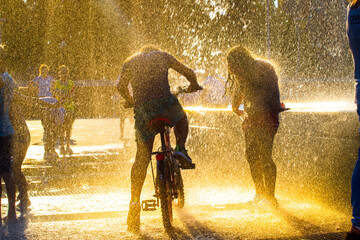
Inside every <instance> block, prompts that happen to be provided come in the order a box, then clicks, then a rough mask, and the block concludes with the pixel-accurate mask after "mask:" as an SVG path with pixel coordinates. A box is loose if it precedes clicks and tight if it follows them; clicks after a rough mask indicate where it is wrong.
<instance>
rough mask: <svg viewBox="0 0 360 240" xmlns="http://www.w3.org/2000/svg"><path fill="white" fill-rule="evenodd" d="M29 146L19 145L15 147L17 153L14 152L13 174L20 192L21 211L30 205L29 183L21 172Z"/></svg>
mask: <svg viewBox="0 0 360 240" xmlns="http://www.w3.org/2000/svg"><path fill="white" fill-rule="evenodd" d="M28 147H29V144H24V143H23V144H17V145H15V146H14V149H16V151H14V152H13V172H14V178H15V183H16V185H17V188H18V191H19V199H20V209H21V210H26V208H27V207H28V206H29V205H30V200H29V196H28V189H27V188H28V183H27V181H26V178H25V175H24V173H23V172H22V171H21V166H22V164H23V162H24V160H25V156H26V152H27V149H28Z"/></svg>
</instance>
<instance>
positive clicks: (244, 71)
mask: <svg viewBox="0 0 360 240" xmlns="http://www.w3.org/2000/svg"><path fill="white" fill-rule="evenodd" d="M227 62H228V81H227V84H228V90H229V92H230V96H231V105H232V110H233V112H234V113H235V114H237V115H238V116H240V117H244V121H243V130H244V133H245V147H246V149H245V156H246V160H247V161H248V163H249V165H250V171H251V176H252V179H253V181H254V185H255V199H254V202H255V203H260V202H264V203H270V204H271V206H274V207H277V205H278V203H277V200H276V198H275V183H276V165H275V163H274V161H273V159H272V149H273V143H274V137H275V134H276V132H277V130H278V127H279V113H280V112H282V111H284V110H287V109H286V108H285V106H284V105H283V104H282V103H280V92H279V86H278V77H277V75H276V72H275V69H274V67H273V66H272V65H271V64H270V63H268V62H265V61H262V60H257V59H254V57H253V56H252V55H251V52H250V51H248V50H247V49H246V48H245V47H243V46H241V45H239V46H236V47H234V48H232V49H230V51H229V53H228V55H227ZM242 103H243V104H244V110H240V109H239V107H240V104H242Z"/></svg>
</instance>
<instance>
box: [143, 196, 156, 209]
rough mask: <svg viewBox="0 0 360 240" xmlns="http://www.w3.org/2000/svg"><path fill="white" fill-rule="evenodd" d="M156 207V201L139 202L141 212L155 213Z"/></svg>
mask: <svg viewBox="0 0 360 240" xmlns="http://www.w3.org/2000/svg"><path fill="white" fill-rule="evenodd" d="M156 207H157V203H156V200H153V199H152V200H144V201H142V202H141V208H142V210H143V211H155V210H156Z"/></svg>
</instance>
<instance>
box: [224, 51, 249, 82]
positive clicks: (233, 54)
mask: <svg viewBox="0 0 360 240" xmlns="http://www.w3.org/2000/svg"><path fill="white" fill-rule="evenodd" d="M254 61H255V59H254V57H253V56H252V55H251V52H250V51H249V50H247V49H246V48H245V47H244V46H241V45H238V46H236V47H233V48H231V49H230V51H229V52H228V55H227V63H228V70H229V74H235V75H237V76H238V77H244V76H245V75H246V74H247V73H248V72H249V71H252V70H253V69H252V68H253V66H254Z"/></svg>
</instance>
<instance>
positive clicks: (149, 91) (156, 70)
mask: <svg viewBox="0 0 360 240" xmlns="http://www.w3.org/2000/svg"><path fill="white" fill-rule="evenodd" d="M170 68H171V69H173V70H175V71H177V72H178V73H180V74H181V75H183V76H185V77H186V79H187V80H188V81H189V82H190V86H189V87H188V90H187V92H193V91H197V90H201V89H202V88H201V86H199V84H198V82H197V79H196V75H195V73H194V71H193V70H192V69H190V68H188V67H187V66H185V65H184V64H182V63H181V62H179V61H178V60H177V59H176V58H175V57H174V56H172V55H171V54H169V53H167V52H163V51H160V50H159V49H157V48H156V47H153V46H146V47H143V48H142V49H141V50H140V53H138V54H135V55H133V56H131V57H130V58H128V59H127V60H126V61H125V62H124V64H123V68H122V70H121V74H120V80H119V83H118V86H117V88H118V90H119V93H120V94H121V96H122V97H123V98H124V99H125V101H126V105H128V106H131V105H133V106H134V113H135V116H134V117H135V130H136V134H135V135H136V143H137V151H136V158H135V162H134V164H133V166H132V169H131V200H130V206H129V212H128V218H127V224H128V231H130V232H138V231H139V230H140V209H141V206H140V195H141V189H142V186H143V184H144V180H145V176H146V169H147V167H148V165H149V162H150V160H151V152H152V148H153V143H154V137H155V135H156V134H157V132H154V131H152V130H151V129H149V128H148V124H149V122H150V121H151V120H152V119H154V118H156V117H159V116H162V117H166V118H167V119H169V120H170V121H171V123H172V125H173V126H175V127H174V132H175V137H176V145H177V147H176V148H177V150H178V151H181V152H183V153H184V154H186V155H187V151H186V150H185V142H186V138H187V134H188V128H189V124H188V120H187V117H186V114H185V112H184V110H183V108H182V106H181V105H180V103H179V101H178V99H177V98H176V97H175V96H174V95H173V94H171V92H170V85H169V80H168V71H169V69H170ZM129 83H130V85H131V87H132V90H133V97H132V96H131V95H130V93H129V88H128V85H129Z"/></svg>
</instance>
